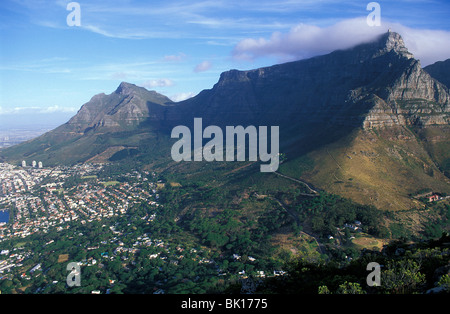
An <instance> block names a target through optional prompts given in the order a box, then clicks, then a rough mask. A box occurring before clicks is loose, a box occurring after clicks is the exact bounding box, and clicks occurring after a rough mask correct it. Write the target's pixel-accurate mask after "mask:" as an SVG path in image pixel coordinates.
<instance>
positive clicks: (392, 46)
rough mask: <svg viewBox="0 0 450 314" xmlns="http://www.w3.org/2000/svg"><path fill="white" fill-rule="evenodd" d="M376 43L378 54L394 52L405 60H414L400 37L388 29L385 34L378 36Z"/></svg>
mask: <svg viewBox="0 0 450 314" xmlns="http://www.w3.org/2000/svg"><path fill="white" fill-rule="evenodd" d="M376 43H377V44H378V45H379V48H380V49H381V50H380V51H379V54H384V53H387V52H391V51H395V52H396V53H398V54H399V55H401V56H403V57H405V58H407V59H411V58H414V56H413V54H412V53H410V52H409V51H408V48H406V45H405V42H404V41H403V38H402V36H401V35H400V34H399V33H396V32H393V31H391V30H390V29H389V30H388V31H387V32H386V33H384V34H382V35H380V36H379V37H378V40H377V41H376Z"/></svg>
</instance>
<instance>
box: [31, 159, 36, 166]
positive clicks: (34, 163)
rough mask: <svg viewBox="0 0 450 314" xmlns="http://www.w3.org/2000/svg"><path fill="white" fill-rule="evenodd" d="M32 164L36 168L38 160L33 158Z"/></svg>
mask: <svg viewBox="0 0 450 314" xmlns="http://www.w3.org/2000/svg"><path fill="white" fill-rule="evenodd" d="M31 166H32V167H33V168H36V160H33V162H32V163H31Z"/></svg>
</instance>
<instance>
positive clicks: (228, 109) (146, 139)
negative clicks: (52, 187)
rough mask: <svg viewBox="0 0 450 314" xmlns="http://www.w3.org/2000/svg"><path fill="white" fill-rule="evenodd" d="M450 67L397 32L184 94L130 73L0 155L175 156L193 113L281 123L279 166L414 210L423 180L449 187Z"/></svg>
mask: <svg viewBox="0 0 450 314" xmlns="http://www.w3.org/2000/svg"><path fill="white" fill-rule="evenodd" d="M447 67H448V61H446V62H438V63H436V64H434V65H430V66H428V67H427V68H426V69H422V68H421V66H420V62H419V60H416V59H414V57H413V55H412V54H411V53H410V52H408V50H407V48H406V47H405V45H404V42H403V40H402V38H401V36H400V35H399V34H397V33H395V32H390V31H389V32H388V33H385V34H383V35H382V36H380V37H379V38H378V39H377V40H376V41H374V42H371V43H366V44H361V45H358V46H356V47H354V48H352V49H348V50H341V51H335V52H332V53H330V54H327V55H323V56H318V57H314V58H311V59H307V60H300V61H295V62H289V63H285V64H279V65H274V66H271V67H266V68H260V69H256V70H250V71H238V70H230V71H228V72H225V73H222V75H221V76H220V79H219V81H218V82H217V84H215V85H214V87H213V88H212V89H209V90H204V91H202V92H201V93H200V94H198V95H197V96H195V97H193V98H191V99H188V100H185V101H181V102H172V101H171V100H170V99H169V98H167V97H165V96H163V95H160V94H158V93H156V92H154V91H148V90H146V89H145V88H142V87H138V86H136V85H133V84H130V83H126V82H122V83H121V84H120V85H119V87H118V88H117V89H116V91H114V92H113V93H112V94H110V95H105V94H98V95H95V96H94V97H92V99H91V100H90V101H89V102H88V103H86V104H84V105H83V106H82V107H81V109H80V110H79V111H78V113H77V114H76V115H75V116H74V117H73V118H71V119H70V120H69V121H68V122H67V123H65V124H63V125H61V126H60V127H58V128H56V129H54V130H53V131H50V132H48V133H46V134H44V135H42V136H40V137H38V138H36V139H33V140H31V141H28V142H25V143H22V144H20V145H16V146H14V147H11V148H8V149H4V150H2V151H1V152H0V158H1V159H2V160H5V161H9V162H13V163H16V164H20V162H21V161H22V160H30V159H31V158H33V159H38V160H42V161H43V162H44V164H46V165H56V164H74V163H79V162H105V161H110V160H117V159H118V158H123V156H125V157H127V158H128V157H130V155H132V157H133V158H135V159H136V158H137V159H139V156H140V157H141V160H145V161H146V162H148V163H154V162H155V161H156V160H166V161H167V162H170V161H171V158H170V146H171V145H172V144H173V140H172V139H170V131H171V130H172V128H173V127H175V126H177V125H185V126H188V127H190V128H192V127H193V121H194V118H195V117H199V118H202V119H203V125H205V126H207V125H217V126H219V127H225V126H238V125H242V126H244V127H246V126H249V125H255V126H274V125H276V126H279V128H280V135H279V141H280V152H281V153H283V154H284V155H285V156H286V161H285V162H284V164H283V165H282V167H281V169H280V172H282V173H285V174H287V175H291V176H293V177H296V178H302V179H304V180H306V181H308V182H310V183H311V184H313V185H314V186H316V187H318V188H320V189H324V190H327V191H329V192H332V193H336V194H340V195H342V196H345V197H349V198H351V199H354V200H355V201H358V202H362V203H369V204H373V205H375V206H377V207H380V208H383V209H391V210H395V209H406V208H411V207H414V206H415V205H414V202H413V201H411V199H410V197H409V195H410V194H411V193H414V192H416V190H420V189H423V188H427V189H431V190H433V191H439V192H441V193H448V192H450V185H449V179H448V177H447V176H448V173H449V172H450V158H449V156H448V155H446V152H448V148H449V144H450V142H449V137H448V132H449V130H450V128H449V122H450V119H449V118H450V115H449V114H450V94H449V89H448V86H446V85H444V84H445V83H447V84H448V76H447V77H446V76H445V74H446V73H448V71H445V69H446V68H447ZM441 68H442V70H440V69H441ZM426 70H428V71H429V72H430V73H431V74H429V73H428V72H427V71H426ZM431 75H435V76H436V78H434V77H433V76H431ZM190 166H191V165H188V166H187V167H190ZM446 175H447V176H446Z"/></svg>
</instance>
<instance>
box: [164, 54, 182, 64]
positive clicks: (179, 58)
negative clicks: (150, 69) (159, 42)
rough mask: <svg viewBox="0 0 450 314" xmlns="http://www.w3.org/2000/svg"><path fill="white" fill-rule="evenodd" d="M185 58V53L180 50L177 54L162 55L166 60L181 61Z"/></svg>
mask: <svg viewBox="0 0 450 314" xmlns="http://www.w3.org/2000/svg"><path fill="white" fill-rule="evenodd" d="M185 58H186V55H185V54H184V53H182V52H180V53H179V54H177V55H168V56H164V58H163V60H164V61H166V62H180V61H183V60H184V59H185Z"/></svg>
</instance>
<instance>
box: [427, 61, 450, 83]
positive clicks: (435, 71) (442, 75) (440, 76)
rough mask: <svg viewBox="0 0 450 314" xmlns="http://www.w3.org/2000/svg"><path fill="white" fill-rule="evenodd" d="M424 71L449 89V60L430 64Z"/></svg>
mask: <svg viewBox="0 0 450 314" xmlns="http://www.w3.org/2000/svg"><path fill="white" fill-rule="evenodd" d="M424 70H425V71H427V72H428V73H429V74H430V75H431V76H432V77H433V78H435V79H436V80H438V81H439V82H441V83H442V84H444V85H446V86H447V87H448V88H450V59H447V60H445V61H438V62H436V63H434V64H430V65H428V66H426V67H425V68H424Z"/></svg>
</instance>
